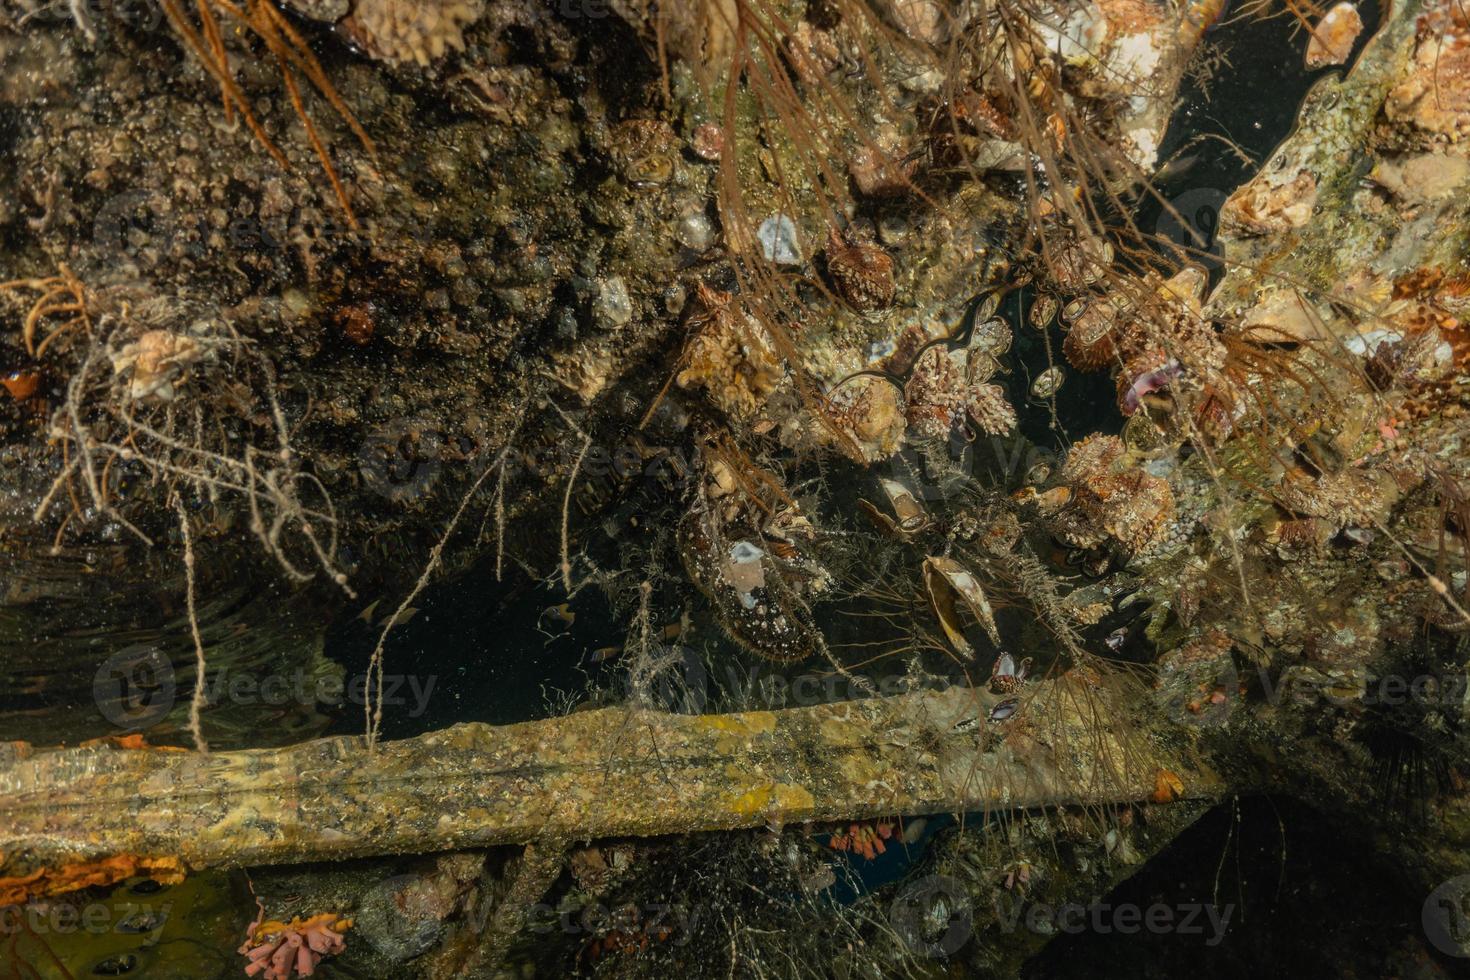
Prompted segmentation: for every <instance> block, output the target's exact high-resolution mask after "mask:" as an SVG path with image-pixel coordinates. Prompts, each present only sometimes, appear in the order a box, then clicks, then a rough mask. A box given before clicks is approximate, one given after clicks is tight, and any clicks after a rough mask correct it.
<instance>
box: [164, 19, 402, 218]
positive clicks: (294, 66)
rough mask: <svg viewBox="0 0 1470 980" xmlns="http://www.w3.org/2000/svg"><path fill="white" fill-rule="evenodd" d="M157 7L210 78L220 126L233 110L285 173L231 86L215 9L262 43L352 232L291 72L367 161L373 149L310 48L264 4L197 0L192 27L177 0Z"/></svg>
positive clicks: (348, 208) (342, 195)
mask: <svg viewBox="0 0 1470 980" xmlns="http://www.w3.org/2000/svg"><path fill="white" fill-rule="evenodd" d="M159 3H160V5H161V6H162V7H163V11H164V13H165V14H166V15H167V17H168V20H169V24H170V25H172V27H173V29H174V31H175V33H177V34H178V35H179V37H180V38H181V39H182V40H183V42H184V44H185V45H186V46H187V47H188V48H189V50H190V51H192V52H193V53H194V55H195V57H197V58H198V59H199V61H200V63H201V64H202V65H203V66H204V69H205V71H207V72H208V73H209V75H210V77H211V78H213V79H214V80H215V82H217V83H218V84H219V87H220V102H221V103H222V104H223V106H224V113H225V122H226V123H232V122H233V121H234V118H235V111H236V110H238V111H239V113H240V115H241V117H243V118H244V120H245V124H246V125H247V126H249V127H250V131H251V132H252V133H254V134H255V138H256V139H258V140H259V141H260V143H261V145H262V146H264V147H265V150H266V152H267V153H269V154H270V155H271V157H272V159H274V160H275V161H276V162H277V163H278V164H280V165H281V167H282V168H284V169H288V170H289V169H290V166H291V165H290V163H289V162H288V161H287V159H286V155H285V154H284V153H282V152H281V149H280V147H278V146H277V145H276V144H275V143H274V142H273V141H272V140H271V138H270V136H268V135H267V134H266V131H265V128H264V127H263V126H261V124H260V120H259V119H258V118H257V117H256V115H255V113H254V112H253V111H252V110H251V108H250V102H249V100H248V99H246V97H245V93H244V92H243V91H242V90H241V88H240V86H239V83H238V82H236V81H235V77H234V73H233V72H232V71H231V69H230V62H229V56H228V54H227V53H226V51H225V45H224V35H223V34H222V33H221V30H220V19H219V17H218V16H217V14H216V8H217V9H218V10H219V11H223V12H224V13H226V14H228V15H229V16H230V17H231V18H233V19H234V20H235V21H237V22H238V23H239V24H241V25H242V26H243V27H245V28H246V29H247V30H248V31H249V32H250V33H251V34H253V35H255V36H256V37H257V38H259V39H260V40H261V41H262V42H263V43H264V44H265V46H266V48H267V49H268V50H269V51H270V53H271V55H272V56H273V57H274V58H275V60H276V65H277V67H278V68H279V69H280V72H281V81H282V84H283V85H284V86H285V88H286V94H287V95H289V96H290V98H291V105H292V107H294V108H295V110H296V115H297V116H298V117H299V118H300V119H301V124H302V125H303V126H304V127H305V128H306V136H307V139H309V140H310V141H311V146H312V149H313V150H314V151H315V152H316V156H317V159H318V160H320V161H321V164H322V169H323V170H324V171H326V174H327V179H328V180H329V181H331V183H332V190H333V192H334V193H335V194H336V195H337V201H338V202H339V203H340V204H341V205H342V210H343V211H344V212H346V214H347V223H348V224H349V225H350V226H351V227H352V228H353V229H354V230H356V229H357V228H358V223H357V215H356V214H355V213H354V212H353V210H352V204H351V202H349V201H348V199H347V192H346V190H345V189H344V188H343V186H342V179H341V177H340V176H339V175H338V173H337V168H336V167H335V166H333V165H332V158H331V156H330V155H329V154H328V153H327V147H326V144H325V143H323V142H322V138H321V135H320V134H319V133H318V132H317V128H316V125H315V124H314V123H313V122H312V121H311V116H310V114H308V113H307V111H306V105H305V103H304V102H303V101H302V98H301V88H300V86H299V85H298V83H297V78H296V76H297V73H300V74H301V75H303V76H305V77H306V79H307V80H308V81H309V82H311V84H312V85H313V86H314V87H315V88H316V90H317V92H318V93H320V94H321V96H322V97H323V98H325V99H326V100H327V102H329V103H330V104H331V106H332V108H333V109H335V110H336V111H337V114H338V115H339V116H341V117H342V119H343V120H344V121H345V122H346V123H347V125H348V127H349V128H350V129H351V130H352V132H353V134H354V135H355V136H356V137H357V139H358V141H359V142H360V143H361V144H362V146H363V149H365V150H366V151H367V152H368V153H369V154H370V155H373V156H376V154H377V149H376V148H375V147H374V145H373V141H372V139H371V137H369V136H368V134H367V131H366V130H364V129H363V128H362V125H361V124H360V123H358V121H357V117H356V116H354V115H353V114H352V110H351V109H349V108H348V107H347V103H346V102H344V101H343V100H342V96H341V95H339V94H338V92H337V90H336V89H335V88H334V87H333V86H332V83H331V80H330V79H328V78H327V74H326V72H325V71H324V70H323V69H322V66H321V62H319V61H318V60H317V58H316V55H314V54H312V52H311V48H310V46H309V45H308V44H307V43H306V41H305V39H304V38H302V36H301V35H300V34H299V33H298V32H297V31H296V29H295V28H294V27H292V26H291V24H290V22H289V21H287V19H286V17H285V15H284V14H282V13H281V12H280V11H279V10H277V9H276V7H275V6H274V5H273V4H272V3H270V2H269V0H243V2H242V3H238V4H237V3H234V2H232V0H197V3H196V5H195V9H196V10H197V11H198V14H199V25H198V26H197V27H196V26H195V25H194V23H193V22H192V21H190V20H189V18H187V17H186V16H185V15H184V12H183V10H182V9H181V8H180V6H179V4H178V0H159Z"/></svg>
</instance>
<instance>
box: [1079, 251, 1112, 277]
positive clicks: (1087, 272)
mask: <svg viewBox="0 0 1470 980" xmlns="http://www.w3.org/2000/svg"><path fill="white" fill-rule="evenodd" d="M1086 254H1087V261H1086V262H1085V263H1084V264H1083V266H1082V281H1083V282H1085V283H1087V284H1088V285H1089V286H1091V285H1093V284H1095V283H1096V282H1097V281H1098V280H1099V279H1101V278H1102V277H1103V276H1104V275H1106V274H1107V271H1108V269H1110V268H1111V267H1112V265H1113V243H1112V242H1103V243H1102V245H1101V246H1100V247H1094V248H1089V249H1087V250H1086Z"/></svg>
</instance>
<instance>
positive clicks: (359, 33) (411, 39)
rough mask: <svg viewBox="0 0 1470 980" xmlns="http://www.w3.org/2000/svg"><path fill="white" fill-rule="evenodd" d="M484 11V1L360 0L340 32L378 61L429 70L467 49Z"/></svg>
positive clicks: (353, 7) (342, 24)
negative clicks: (468, 34)
mask: <svg viewBox="0 0 1470 980" xmlns="http://www.w3.org/2000/svg"><path fill="white" fill-rule="evenodd" d="M483 10H484V7H483V4H482V3H481V0H421V2H409V0H357V2H356V3H354V4H353V6H352V12H351V13H350V14H349V15H348V16H347V17H346V18H345V19H344V20H343V21H342V22H341V23H340V25H339V27H340V29H341V30H342V31H343V33H344V34H346V36H347V37H348V38H350V39H351V40H352V41H353V42H354V43H355V44H357V45H359V46H360V47H361V48H362V49H363V50H364V51H366V52H367V53H368V54H370V55H372V56H373V57H375V58H381V59H382V60H384V61H404V62H414V63H416V64H419V65H427V64H428V63H429V62H431V61H435V60H437V59H439V58H441V57H443V56H444V55H445V54H446V53H447V52H449V51H451V50H459V49H462V48H463V47H464V29H465V28H466V27H468V26H469V25H470V24H473V23H474V22H475V21H476V20H478V19H479V18H480V15H481V13H482V12H483Z"/></svg>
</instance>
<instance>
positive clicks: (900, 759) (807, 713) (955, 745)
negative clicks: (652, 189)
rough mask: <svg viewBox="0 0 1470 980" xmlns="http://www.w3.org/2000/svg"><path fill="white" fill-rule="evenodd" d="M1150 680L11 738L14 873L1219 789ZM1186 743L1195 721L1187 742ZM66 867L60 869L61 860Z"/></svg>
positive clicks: (0, 787) (5, 855)
mask: <svg viewBox="0 0 1470 980" xmlns="http://www.w3.org/2000/svg"><path fill="white" fill-rule="evenodd" d="M1136 695H1137V692H1136V691H1134V692H1132V694H1131V696H1130V695H1129V694H1128V692H1124V691H1122V690H1114V689H1112V687H1110V686H1109V685H1107V684H1099V683H1097V682H1095V681H1094V682H1090V683H1084V682H1082V681H1078V680H1072V679H1070V678H1064V679H1063V680H1060V681H1050V682H1044V683H1034V684H1031V685H1028V690H1027V692H1026V693H1025V694H1024V696H1023V697H1022V699H1021V701H1020V706H1019V708H1018V709H1017V710H1016V711H1015V712H1014V714H1012V715H1010V717H1008V718H1006V719H1005V720H1002V721H992V720H990V718H989V716H990V714H991V712H992V710H993V709H994V708H995V706H996V704H997V703H998V701H999V699H998V698H996V697H995V696H994V695H992V694H990V693H988V692H982V691H975V690H968V689H951V690H947V691H926V692H919V693H910V694H904V695H898V696H894V697H887V698H875V699H871V700H864V701H847V702H840V703H834V704H824V705H819V706H815V707H803V708H792V709H786V710H781V711H756V712H745V713H740V714H727V715H670V714H663V713H658V712H653V711H645V710H636V709H626V708H610V709H602V710H596V711H586V712H578V713H573V714H570V715H567V716H565V717H560V718H553V719H549V720H545V721H536V722H528V723H524V724H517V725H509V726H504V727H491V726H487V725H482V724H463V725H456V726H454V727H452V728H449V729H446V730H444V731H440V732H434V733H431V734H428V735H423V736H420V737H417V738H412V739H406V740H403V741H398V742H385V743H380V744H379V745H378V746H377V748H376V749H375V750H371V751H370V750H369V749H368V748H367V747H366V745H365V744H364V742H363V741H362V740H361V739H358V738H332V739H322V740H318V741H314V742H308V743H305V744H301V745H297V746H292V747H290V748H285V749H267V750H248V751H238V752H220V753H214V754H208V755H201V754H197V753H194V752H182V751H179V750H164V749H131V750H128V749H119V748H111V747H88V748H74V749H59V750H40V749H32V748H30V747H29V746H26V745H24V743H20V744H18V745H13V746H10V747H9V748H8V749H6V750H0V751H3V752H4V754H3V755H0V879H4V878H7V877H8V878H10V879H11V880H12V881H14V880H15V879H16V878H18V877H22V876H26V875H29V874H34V873H36V872H38V871H42V870H43V869H58V868H63V867H67V866H71V865H77V864H80V863H89V862H98V861H106V860H107V859H111V858H116V857H117V856H119V855H133V856H141V857H150V858H162V859H167V860H177V861H179V862H181V863H182V864H183V865H184V866H186V867H187V868H190V869H199V868H205V867H238V866H251V865H264V864H280V863H293V862H305V861H317V860H324V859H334V858H344V857H363V856H372V855H386V854H405V853H426V852H431V851H439V850H450V849H460V848H471V847H480V846H485V845H492V844H503V843H514V842H524V841H534V840H541V839H548V838H562V839H567V840H586V839H592V838H598V837H610V836H621V835H636V836H649V835H661V834H672V833H682V832H690V831H710V830H727V829H734V828H741V827H755V826H761V825H763V824H766V823H773V824H780V823H795V822H801V821H824V820H839V819H840V820H847V819H863V818H868V817H874V816H879V815H886V814H895V813H902V814H924V813H941V812H970V811H977V810H995V809H1011V808H1020V807H1036V806H1045V805H1057V804H1100V803H1109V802H1125V801H1134V800H1143V799H1148V798H1149V797H1150V796H1151V795H1152V794H1154V793H1155V790H1156V786H1157V785H1158V783H1157V780H1158V774H1159V770H1161V769H1167V770H1170V771H1172V772H1174V773H1177V774H1179V775H1180V776H1181V777H1182V778H1183V784H1184V786H1185V795H1192V796H1215V795H1219V794H1222V793H1223V792H1224V790H1225V787H1224V786H1223V785H1222V783H1221V782H1220V780H1219V779H1217V778H1216V777H1214V776H1213V775H1211V774H1209V773H1207V772H1203V771H1201V769H1200V767H1199V766H1198V765H1189V764H1186V763H1185V761H1184V760H1182V759H1181V758H1179V757H1178V756H1177V754H1176V753H1175V752H1171V751H1167V750H1165V749H1164V748H1163V747H1162V746H1161V745H1160V744H1159V742H1158V740H1157V739H1155V738H1154V737H1152V736H1150V735H1149V734H1148V733H1147V732H1146V731H1145V730H1144V729H1142V728H1140V727H1138V726H1136V725H1132V724H1130V723H1128V722H1125V721H1123V720H1121V719H1124V718H1126V717H1128V715H1129V713H1128V712H1126V711H1123V710H1122V708H1123V707H1124V706H1125V705H1126V704H1127V703H1130V702H1131V703H1135V704H1136V703H1138V700H1139V699H1138V698H1137V696H1136ZM1181 741H1183V740H1181ZM45 873H46V874H54V873H55V872H54V870H46V871H45Z"/></svg>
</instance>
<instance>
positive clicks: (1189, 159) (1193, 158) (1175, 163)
mask: <svg viewBox="0 0 1470 980" xmlns="http://www.w3.org/2000/svg"><path fill="white" fill-rule="evenodd" d="M1203 159H1204V154H1202V153H1191V154H1189V156H1184V157H1174V158H1173V159H1171V160H1168V161H1166V162H1165V163H1164V165H1163V166H1162V167H1160V168H1159V169H1158V170H1156V171H1154V181H1155V182H1159V181H1170V180H1177V179H1178V178H1180V177H1183V176H1184V175H1185V174H1187V173H1189V171H1191V170H1193V169H1194V168H1195V166H1196V165H1197V164H1198V163H1199V162H1200V161H1201V160H1203Z"/></svg>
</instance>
